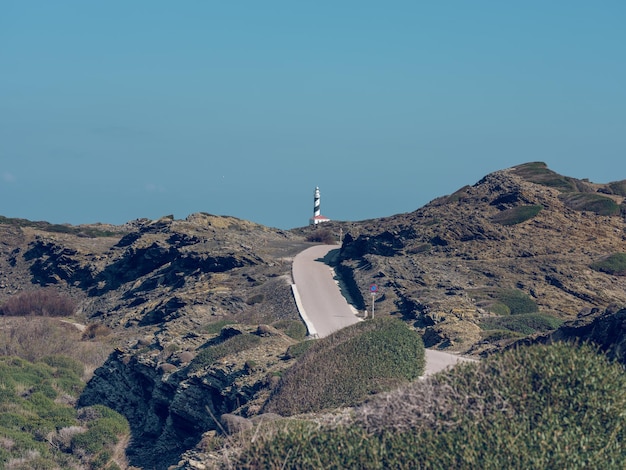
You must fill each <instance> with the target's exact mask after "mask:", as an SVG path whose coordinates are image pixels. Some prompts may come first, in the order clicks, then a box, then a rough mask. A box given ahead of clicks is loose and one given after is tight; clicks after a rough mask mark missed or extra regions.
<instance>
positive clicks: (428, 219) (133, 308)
mask: <svg viewBox="0 0 626 470" xmlns="http://www.w3.org/2000/svg"><path fill="white" fill-rule="evenodd" d="M625 196H626V181H618V182H613V183H607V184H596V183H592V182H589V181H587V180H578V179H575V178H570V177H567V176H562V175H559V174H558V173H555V172H554V171H552V170H550V169H548V168H547V166H546V165H545V164H543V163H538V162H535V163H528V164H524V165H520V166H517V167H513V168H509V169H505V170H501V171H496V172H494V173H491V174H489V175H487V176H485V177H484V178H483V179H482V180H481V181H479V182H477V183H476V184H474V185H473V186H465V187H463V188H461V189H459V190H458V191H457V192H455V193H454V194H452V195H448V196H443V197H440V198H438V199H435V200H434V201H432V202H430V203H429V204H427V205H425V206H424V207H422V208H419V209H417V210H416V211H414V212H411V213H405V214H398V215H394V216H390V217H386V218H382V219H375V220H366V221H360V222H337V221H333V222H328V223H325V224H324V225H323V226H320V227H318V228H317V229H316V228H312V227H303V228H299V229H293V230H289V231H285V230H278V229H273V228H269V227H265V226H262V225H258V224H254V223H251V222H247V221H244V220H240V219H236V218H233V217H222V216H214V215H209V214H204V213H199V214H192V215H190V216H189V217H187V218H186V219H185V220H174V219H173V218H171V217H163V218H161V219H159V220H154V221H153V220H147V219H142V220H136V221H132V222H129V223H127V224H125V225H122V226H110V225H104V224H97V225H88V226H69V225H51V224H47V223H45V222H32V221H27V220H22V219H7V218H0V306H1V305H2V304H3V303H4V302H6V301H7V300H9V299H11V298H13V297H15V296H17V295H19V294H20V293H23V292H28V291H31V290H35V289H39V288H42V287H51V288H54V289H56V290H58V291H60V292H62V293H64V294H66V295H69V296H71V297H72V299H74V300H75V301H76V302H77V304H78V306H79V307H78V310H77V312H76V314H75V315H74V317H72V318H71V319H69V320H71V321H72V322H76V323H84V324H86V325H103V326H106V328H107V331H110V332H111V337H110V339H109V340H108V341H109V343H110V344H111V354H110V356H109V358H108V359H107V361H106V363H105V364H104V365H103V367H101V368H100V369H98V370H97V371H96V372H95V376H94V378H93V379H92V380H91V381H90V383H89V384H88V386H87V387H86V389H85V391H84V392H83V394H82V396H81V398H80V400H79V402H80V404H81V405H95V404H104V405H107V406H110V407H112V408H114V409H115V410H116V411H118V412H120V413H121V414H123V415H124V416H126V417H127V418H128V420H129V422H130V425H131V432H132V440H131V444H130V447H129V448H128V457H129V460H130V461H131V463H133V464H135V465H137V464H138V463H139V462H142V463H146V464H147V468H152V467H155V468H167V466H168V465H171V464H175V463H176V462H177V461H178V459H179V457H180V455H181V454H182V453H183V452H184V451H186V450H188V449H190V448H193V447H194V446H195V445H196V444H197V443H198V442H199V440H200V439H201V438H202V435H203V434H204V433H205V432H207V431H209V430H216V429H218V428H219V424H218V423H217V421H218V420H219V417H220V416H221V415H224V414H230V413H236V414H239V415H241V416H246V417H254V416H255V415H257V414H259V413H260V412H261V410H262V409H263V405H264V403H266V401H267V399H268V398H269V396H270V392H271V390H272V388H273V387H274V386H275V385H276V381H277V380H278V377H280V376H281V375H282V374H283V371H285V370H286V369H288V368H289V367H291V365H293V364H294V363H295V362H296V360H297V358H296V356H295V355H290V354H287V353H286V352H287V351H288V349H289V348H290V347H294V346H296V345H298V344H300V343H299V342H300V341H301V340H302V339H303V337H304V334H305V332H304V331H303V324H302V323H301V322H300V320H299V318H298V312H297V309H296V306H295V303H294V301H293V298H292V294H291V289H290V283H291V261H292V258H293V256H294V255H295V254H297V253H298V252H300V251H301V250H303V249H304V248H306V247H308V246H310V245H311V243H313V241H310V240H322V239H324V240H327V239H329V238H330V239H332V238H338V237H339V235H340V234H343V243H342V245H341V246H339V245H338V248H340V251H339V255H338V257H337V258H336V265H335V266H334V267H335V270H336V272H338V273H339V274H340V276H341V280H342V287H343V288H344V290H345V291H346V292H349V294H350V297H351V301H352V302H353V304H354V305H355V307H357V308H358V309H360V310H361V311H363V310H366V309H367V310H369V309H371V304H370V303H371V296H370V292H369V287H370V285H371V284H372V283H375V284H377V286H378V288H379V290H378V293H377V296H376V307H375V311H376V316H390V315H391V316H395V317H398V318H401V319H403V320H404V321H405V322H406V323H407V324H408V325H410V326H411V327H413V328H414V329H415V330H416V331H418V332H419V333H421V334H422V337H423V340H424V342H425V344H426V346H427V347H435V348H442V349H444V348H447V349H449V350H453V351H459V352H462V353H465V354H475V355H479V354H483V355H486V354H488V353H492V352H496V351H500V350H501V349H503V348H505V347H507V346H510V345H511V344H514V343H515V342H517V341H520V340H524V339H526V340H527V341H531V340H532V339H533V338H537V339H539V338H542V337H543V336H542V335H544V334H555V335H556V333H552V332H553V331H554V330H555V329H556V328H557V327H558V326H559V325H560V324H561V323H563V322H571V321H574V320H575V321H577V322H578V323H576V324H577V325H579V326H580V325H582V324H584V325H587V324H590V322H593V321H594V320H595V319H602V318H608V317H610V316H611V314H612V313H613V312H617V311H618V310H620V309H621V308H623V307H624V306H625V305H626V276H625V274H626V261H625V260H624V258H626V254H625V253H626V232H624V228H625V226H626V225H625V217H626V203H625V202H624V200H625ZM5 320H7V319H6V318H3V317H2V316H0V321H5ZM569 324H570V323H566V326H567V325H569ZM559 331H561V332H563V331H565V330H563V329H561V330H559ZM576 334H578V333H576V332H572V333H571V334H570V336H575V335H576ZM563 336H568V334H567V333H562V335H561V337H563ZM527 338H530V339H527ZM113 347H115V349H114V350H113ZM607 349H609V348H608V347H607Z"/></svg>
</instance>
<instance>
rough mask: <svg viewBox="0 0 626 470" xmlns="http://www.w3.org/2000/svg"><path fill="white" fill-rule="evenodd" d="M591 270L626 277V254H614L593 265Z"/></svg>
mask: <svg viewBox="0 0 626 470" xmlns="http://www.w3.org/2000/svg"><path fill="white" fill-rule="evenodd" d="M591 269H594V270H596V271H601V272H604V273H608V274H612V275H615V276H626V253H613V254H612V255H610V256H607V257H606V258H604V259H602V260H600V261H597V262H595V263H593V264H591Z"/></svg>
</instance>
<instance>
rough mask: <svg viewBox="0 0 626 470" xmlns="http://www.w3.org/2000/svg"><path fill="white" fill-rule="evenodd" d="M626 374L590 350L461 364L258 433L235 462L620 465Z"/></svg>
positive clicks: (546, 350)
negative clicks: (313, 418)
mask: <svg viewBox="0 0 626 470" xmlns="http://www.w3.org/2000/svg"><path fill="white" fill-rule="evenodd" d="M625 389H626V374H624V369H623V367H621V366H620V365H618V364H616V363H610V362H609V361H608V360H607V358H606V357H605V356H603V355H600V354H597V353H596V351H595V350H593V349H592V348H590V347H589V346H582V347H578V346H572V345H568V344H563V343H559V344H553V345H549V346H532V347H525V348H519V349H517V350H511V351H508V352H506V353H503V354H501V355H497V356H492V357H490V358H488V359H486V360H483V361H482V362H480V363H469V364H462V365H459V366H456V367H454V368H453V369H449V370H447V371H444V372H442V373H439V374H436V375H435V376H432V377H430V378H429V379H426V380H422V381H415V382H413V383H411V384H410V385H408V386H407V387H404V388H403V389H400V390H398V391H396V392H393V393H391V394H386V395H384V396H381V397H380V398H374V399H372V400H370V401H369V402H368V403H366V404H364V405H362V406H361V407H359V408H357V409H356V410H355V414H354V418H353V421H352V423H347V424H345V425H343V426H321V425H319V424H314V423H307V422H301V421H300V422H294V423H287V424H283V425H281V426H276V425H275V426H274V428H273V429H269V430H266V431H263V432H258V431H257V432H256V434H255V436H257V439H254V440H249V441H248V442H247V443H246V444H245V447H244V449H243V452H241V453H240V454H239V455H238V457H236V459H235V461H231V462H230V463H231V464H232V466H233V468H241V469H246V468H355V469H356V468H366V469H381V470H382V469H386V468H395V469H412V468H425V469H444V468H458V469H475V468H483V469H501V468H567V469H587V468H602V469H622V468H624V463H625V462H626V442H625V441H626V394H625V393H624V390H625Z"/></svg>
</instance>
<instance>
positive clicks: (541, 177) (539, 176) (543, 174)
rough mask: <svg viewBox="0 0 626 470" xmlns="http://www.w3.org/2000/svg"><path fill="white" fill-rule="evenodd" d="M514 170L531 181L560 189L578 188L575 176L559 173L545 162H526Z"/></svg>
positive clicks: (574, 189)
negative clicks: (570, 176) (569, 176)
mask: <svg viewBox="0 0 626 470" xmlns="http://www.w3.org/2000/svg"><path fill="white" fill-rule="evenodd" d="M512 172H513V174H515V175H517V176H519V177H521V178H524V179H525V180H526V181H530V182H531V183H536V184H541V185H543V186H549V187H551V188H556V189H558V190H560V191H576V190H577V188H576V183H575V181H574V179H573V178H568V177H567V176H563V175H559V174H558V173H556V172H554V171H552V170H550V169H549V168H548V165H546V164H545V163H543V162H532V163H525V164H523V165H519V166H516V167H515V168H514V169H513V171H512Z"/></svg>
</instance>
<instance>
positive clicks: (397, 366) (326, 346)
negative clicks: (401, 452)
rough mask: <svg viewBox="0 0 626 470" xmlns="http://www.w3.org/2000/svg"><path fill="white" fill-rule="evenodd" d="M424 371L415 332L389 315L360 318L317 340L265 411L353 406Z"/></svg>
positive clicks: (421, 347) (286, 412) (420, 344)
mask: <svg viewBox="0 0 626 470" xmlns="http://www.w3.org/2000/svg"><path fill="white" fill-rule="evenodd" d="M320 365H322V366H320ZM423 371H424V344H423V342H422V339H421V337H420V336H419V335H418V334H417V333H416V332H415V331H413V330H410V329H409V328H408V327H407V326H406V325H405V324H404V323H403V322H402V321H400V320H396V319H392V318H384V317H381V318H377V319H374V320H370V321H367V322H360V323H357V324H356V325H352V326H350V327H348V328H344V329H343V330H340V331H338V332H336V333H334V334H333V335H331V336H328V337H326V338H323V339H320V340H318V341H316V342H315V344H313V345H312V346H311V347H310V348H309V349H308V351H307V352H306V353H305V354H304V355H303V356H302V357H300V359H299V360H298V361H297V362H296V364H295V365H294V366H292V367H291V368H290V369H288V370H287V371H286V372H285V374H284V375H283V377H282V379H281V381H280V383H279V385H278V387H277V388H276V389H275V391H274V393H273V394H272V396H271V397H270V399H269V401H268V403H267V404H266V405H265V411H268V412H275V413H279V414H283V415H292V414H297V413H307V412H315V411H320V410H323V409H326V408H334V407H339V406H351V405H355V404H356V403H359V402H361V401H362V400H364V399H365V398H367V397H368V396H370V395H372V394H375V393H378V392H381V391H384V390H390V389H392V388H394V387H396V386H398V385H399V384H401V383H404V382H406V381H408V380H413V379H415V378H417V377H419V375H420V374H422V372H423Z"/></svg>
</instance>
